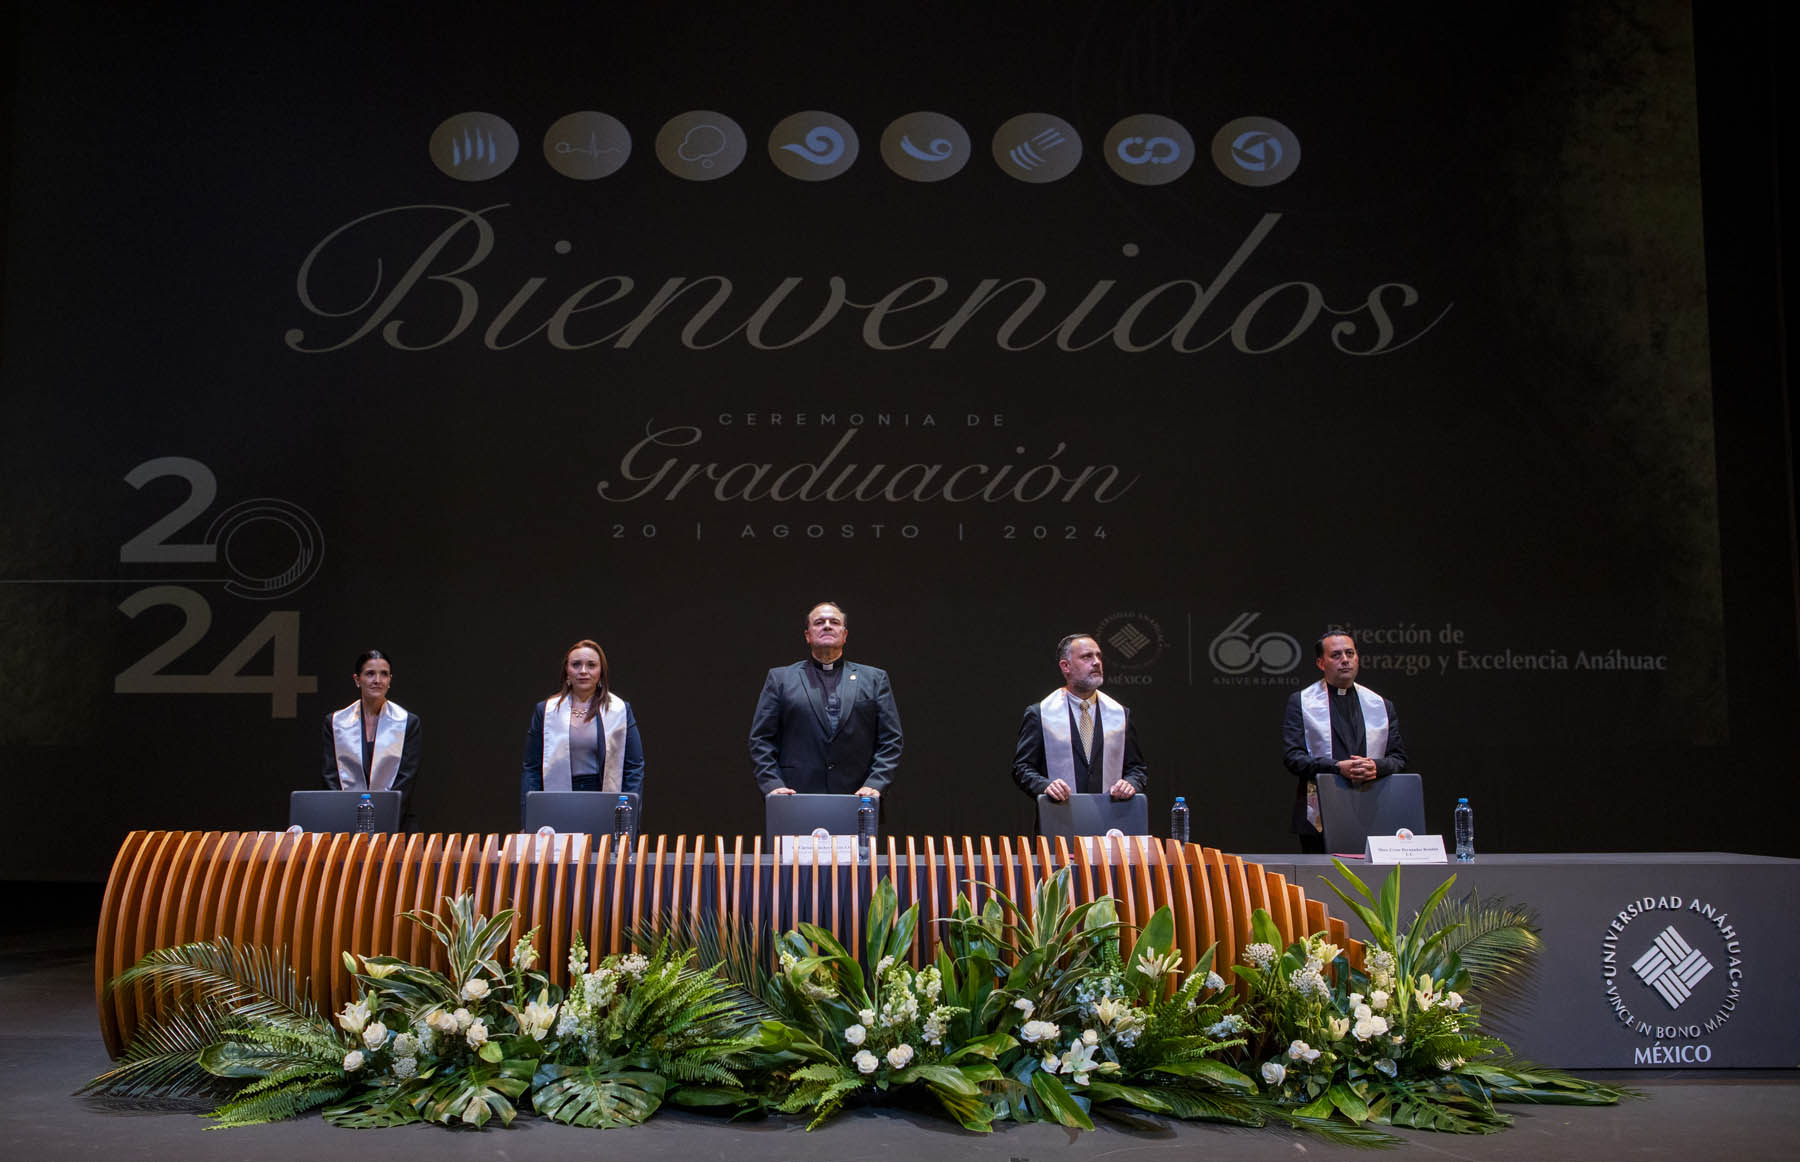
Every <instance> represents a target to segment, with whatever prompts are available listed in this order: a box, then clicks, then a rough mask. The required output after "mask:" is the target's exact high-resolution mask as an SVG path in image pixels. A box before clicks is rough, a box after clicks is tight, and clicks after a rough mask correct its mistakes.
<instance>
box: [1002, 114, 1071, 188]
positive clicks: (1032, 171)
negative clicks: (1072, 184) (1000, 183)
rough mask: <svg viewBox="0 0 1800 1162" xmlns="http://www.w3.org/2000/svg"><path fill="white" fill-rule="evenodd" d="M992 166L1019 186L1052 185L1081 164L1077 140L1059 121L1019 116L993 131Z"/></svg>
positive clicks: (1037, 116) (1033, 115) (1044, 117)
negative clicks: (1006, 174)
mask: <svg viewBox="0 0 1800 1162" xmlns="http://www.w3.org/2000/svg"><path fill="white" fill-rule="evenodd" d="M994 163H995V164H996V165H998V166H999V167H1000V168H1001V169H1002V170H1004V171H1005V172H1006V173H1008V174H1010V175H1011V176H1013V177H1015V178H1018V179H1019V180H1020V181H1022V182H1031V183H1032V184H1033V185H1042V184H1043V183H1045V182H1053V181H1055V180H1057V179H1058V178H1063V177H1067V176H1068V175H1069V174H1070V172H1071V171H1073V170H1074V168H1075V167H1076V166H1077V165H1079V164H1080V163H1081V138H1080V136H1079V135H1077V134H1076V132H1075V127H1074V126H1073V125H1070V124H1069V123H1068V122H1067V121H1064V120H1063V119H1062V118H1060V117H1052V116H1051V115H1050V114H1048V113H1021V114H1019V115H1018V116H1017V117H1014V118H1012V119H1011V120H1009V121H1007V122H1006V124H1004V125H1002V126H1000V128H999V129H997V130H995V132H994Z"/></svg>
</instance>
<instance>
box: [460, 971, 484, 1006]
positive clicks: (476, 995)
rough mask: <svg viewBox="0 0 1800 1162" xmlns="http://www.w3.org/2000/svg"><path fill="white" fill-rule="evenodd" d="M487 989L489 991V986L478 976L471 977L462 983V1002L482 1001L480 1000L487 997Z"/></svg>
mask: <svg viewBox="0 0 1800 1162" xmlns="http://www.w3.org/2000/svg"><path fill="white" fill-rule="evenodd" d="M488 989H489V985H488V982H487V981H485V980H482V979H481V978H480V977H478V976H472V977H470V978H469V979H468V980H466V981H464V982H463V990H462V995H463V1000H465V1001H479V1000H482V999H484V998H486V996H487V995H488Z"/></svg>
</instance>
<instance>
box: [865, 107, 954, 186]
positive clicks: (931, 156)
mask: <svg viewBox="0 0 1800 1162" xmlns="http://www.w3.org/2000/svg"><path fill="white" fill-rule="evenodd" d="M881 160H882V161H885V162H887V167H888V168H889V169H891V170H893V171H894V172H895V173H897V174H899V175H900V176H901V177H903V178H906V179H907V180H908V181H914V182H941V181H943V180H944V179H945V178H947V177H953V176H955V175H956V174H957V173H960V172H961V171H962V167H963V166H965V165H967V164H969V131H968V130H966V129H964V128H963V127H962V126H961V125H958V124H957V123H956V122H955V121H954V120H952V119H951V118H949V117H946V116H944V115H943V114H942V113H908V114H907V115H906V116H904V117H900V118H897V119H896V120H895V121H894V123H893V124H891V125H889V126H888V127H887V128H886V129H885V130H883V131H882V134H881Z"/></svg>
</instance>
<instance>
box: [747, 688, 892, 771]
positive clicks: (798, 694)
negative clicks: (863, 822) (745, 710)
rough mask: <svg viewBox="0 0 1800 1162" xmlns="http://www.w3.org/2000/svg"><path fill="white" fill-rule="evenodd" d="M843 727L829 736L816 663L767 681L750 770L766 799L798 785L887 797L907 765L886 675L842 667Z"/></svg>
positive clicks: (754, 720)
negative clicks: (898, 771) (897, 774)
mask: <svg viewBox="0 0 1800 1162" xmlns="http://www.w3.org/2000/svg"><path fill="white" fill-rule="evenodd" d="M840 664H841V665H842V666H843V668H844V674H843V676H842V677H841V678H839V679H838V704H839V707H838V728H837V732H836V733H835V734H828V733H827V732H828V731H829V730H830V722H831V720H830V718H829V717H828V716H827V714H826V711H825V694H824V691H823V690H821V689H820V688H819V686H818V684H817V681H816V679H815V678H814V676H813V675H812V674H810V673H808V672H807V671H808V669H809V668H810V663H808V662H803V661H802V662H795V663H794V664H793V665H791V666H777V667H776V668H774V669H772V670H770V671H769V676H768V677H767V678H766V679H764V680H763V688H762V694H761V696H759V697H758V698H757V700H756V713H755V715H754V716H752V717H751V719H750V766H751V768H752V769H753V770H754V772H755V775H756V785H757V786H758V787H761V788H762V793H763V794H765V795H767V794H769V793H770V792H771V791H777V790H780V789H781V788H782V787H791V788H792V789H793V790H795V791H797V792H799V793H800V794H802V795H819V794H834V795H847V794H850V793H852V792H854V791H856V790H858V789H860V788H862V787H873V788H875V789H876V790H877V791H881V792H883V793H884V794H885V793H886V791H887V789H888V786H889V784H891V783H892V782H893V780H894V768H895V767H896V766H898V765H899V762H900V747H901V737H900V711H899V709H898V708H897V707H895V705H894V691H893V688H892V687H891V686H890V685H889V684H888V676H887V671H886V670H878V669H876V668H875V667H874V666H865V665H863V664H861V663H860V662H843V663H840Z"/></svg>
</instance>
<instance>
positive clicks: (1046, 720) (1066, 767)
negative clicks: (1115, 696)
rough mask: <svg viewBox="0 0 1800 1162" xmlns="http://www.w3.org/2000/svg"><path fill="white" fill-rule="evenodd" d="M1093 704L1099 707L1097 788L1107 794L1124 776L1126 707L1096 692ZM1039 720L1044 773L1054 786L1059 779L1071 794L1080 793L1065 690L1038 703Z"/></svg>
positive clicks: (1055, 691) (1067, 695)
mask: <svg viewBox="0 0 1800 1162" xmlns="http://www.w3.org/2000/svg"><path fill="white" fill-rule="evenodd" d="M1096 701H1098V702H1099V704H1100V714H1099V718H1100V721H1099V723H1098V725H1099V727H1100V738H1101V754H1100V765H1101V768H1102V769H1101V774H1102V778H1101V785H1100V789H1101V790H1102V791H1109V790H1111V789H1112V785H1113V784H1114V783H1116V782H1118V781H1119V780H1120V779H1122V778H1124V777H1125V708H1124V707H1123V706H1121V705H1119V704H1118V703H1117V702H1115V701H1113V700H1112V699H1111V698H1108V697H1107V696H1106V695H1105V694H1104V693H1101V692H1099V691H1096ZM1038 721H1039V722H1041V723H1042V724H1043V727H1044V774H1046V775H1048V776H1049V777H1050V781H1051V782H1053V783H1054V782H1055V781H1056V780H1058V779H1061V780H1062V781H1063V782H1065V783H1067V784H1068V785H1069V789H1070V790H1071V791H1080V790H1081V786H1080V784H1079V783H1077V782H1076V781H1075V754H1074V750H1073V747H1074V745H1075V736H1074V735H1073V734H1071V733H1070V730H1069V692H1068V690H1067V689H1057V690H1053V691H1051V693H1050V695H1049V697H1047V698H1045V699H1044V700H1043V701H1042V702H1039V703H1038Z"/></svg>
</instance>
